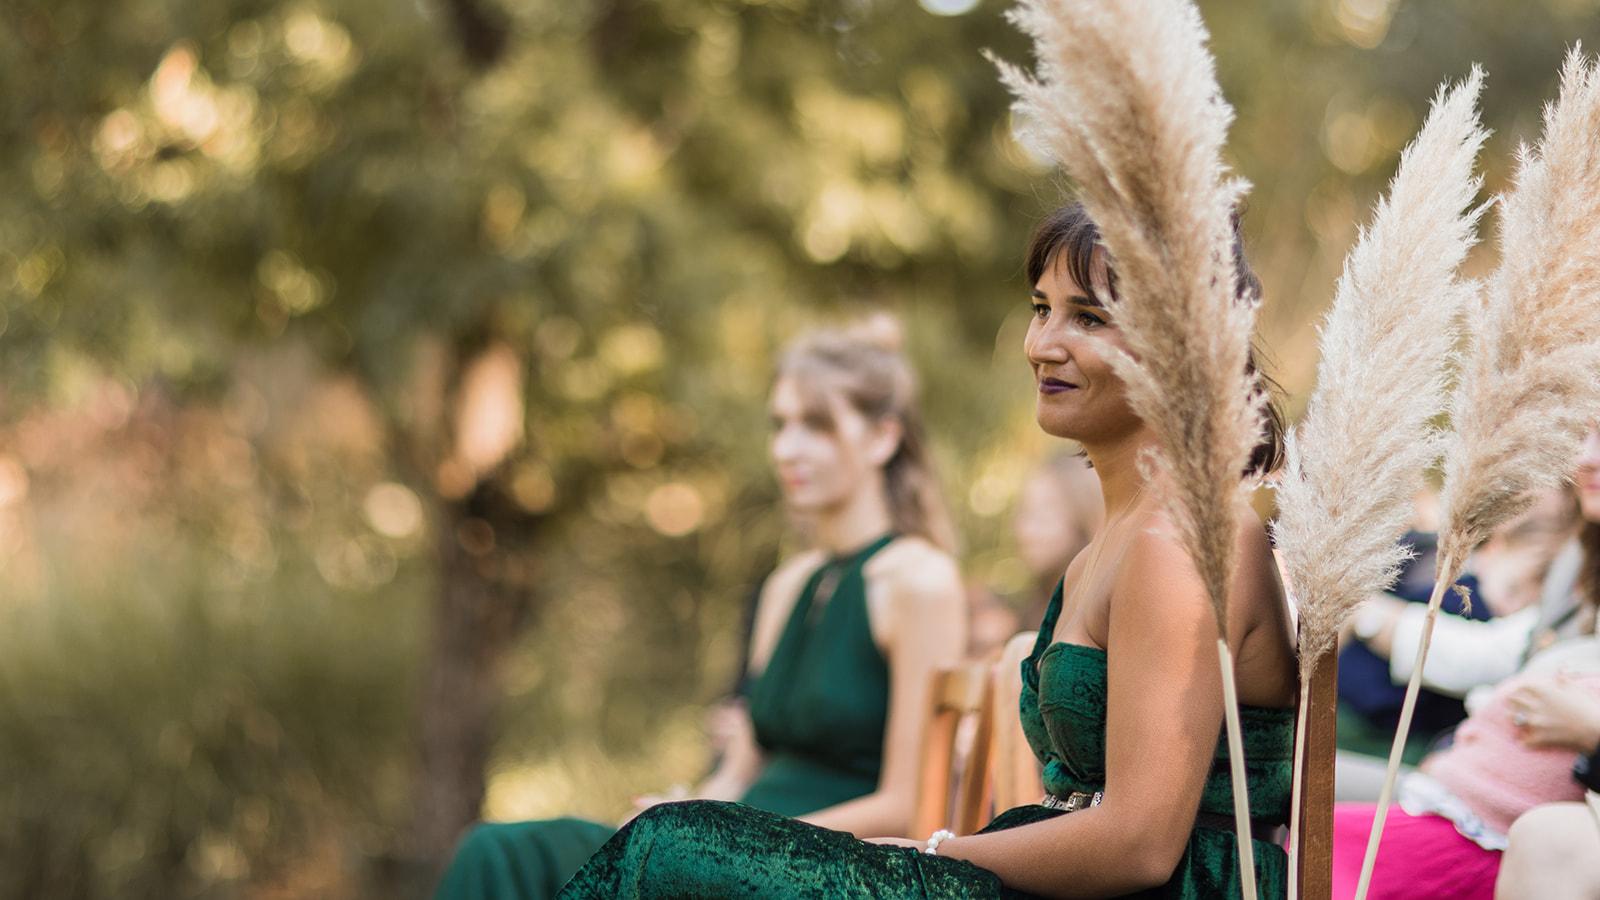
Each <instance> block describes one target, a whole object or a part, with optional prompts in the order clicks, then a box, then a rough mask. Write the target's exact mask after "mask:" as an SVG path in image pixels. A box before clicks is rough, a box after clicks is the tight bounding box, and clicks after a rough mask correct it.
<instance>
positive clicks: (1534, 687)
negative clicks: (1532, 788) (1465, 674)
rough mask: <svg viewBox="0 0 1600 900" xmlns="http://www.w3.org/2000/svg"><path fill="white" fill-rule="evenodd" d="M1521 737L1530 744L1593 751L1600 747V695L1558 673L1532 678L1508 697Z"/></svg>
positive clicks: (1514, 721)
mask: <svg viewBox="0 0 1600 900" xmlns="http://www.w3.org/2000/svg"><path fill="white" fill-rule="evenodd" d="M1506 700H1507V702H1508V703H1510V705H1511V723H1512V725H1514V726H1515V727H1516V729H1517V736H1518V737H1520V738H1521V739H1522V742H1523V743H1524V744H1527V745H1528V746H1530V747H1559V748H1563V749H1566V750H1572V751H1574V752H1577V753H1593V752H1594V751H1595V748H1596V747H1600V698H1597V697H1595V695H1594V694H1593V693H1592V692H1590V691H1588V690H1585V689H1584V688H1581V687H1579V686H1577V685H1574V684H1572V683H1571V682H1570V681H1569V680H1567V679H1566V678H1564V677H1562V676H1560V675H1557V676H1556V677H1554V678H1542V679H1539V680H1537V681H1530V682H1528V683H1527V684H1524V685H1522V686H1520V687H1518V688H1517V689H1515V690H1513V691H1512V692H1511V693H1510V694H1509V695H1508V696H1507V698H1506Z"/></svg>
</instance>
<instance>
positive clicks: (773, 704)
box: [435, 535, 895, 900]
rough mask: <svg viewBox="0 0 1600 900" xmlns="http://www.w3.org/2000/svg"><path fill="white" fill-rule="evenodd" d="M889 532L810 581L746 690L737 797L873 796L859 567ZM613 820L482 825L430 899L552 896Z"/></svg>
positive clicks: (778, 804) (875, 676) (876, 665)
mask: <svg viewBox="0 0 1600 900" xmlns="http://www.w3.org/2000/svg"><path fill="white" fill-rule="evenodd" d="M894 538H895V536H894V535H885V536H883V537H881V538H879V539H877V540H875V541H873V542H872V543H871V544H868V545H867V546H865V547H863V548H861V549H859V550H857V551H855V552H853V553H849V554H845V555H843V556H838V557H834V558H832V559H830V560H828V561H827V562H825V563H823V564H822V565H821V566H819V567H818V568H817V570H816V571H815V572H813V573H812V574H811V576H810V578H808V579H807V581H806V583H805V586H804V587H803V588H802V589H801V591H800V596H799V597H798V598H797V599H796V601H795V605H794V610H793V611H792V612H791V613H790V615H789V620H788V623H787V624H786V625H785V626H784V629H783V632H782V634H780V635H779V638H778V642H777V644H776V645H775V646H774V647H773V651H772V657H771V659H770V660H769V661H768V662H767V665H766V668H765V669H764V670H762V672H761V673H760V674H759V675H757V676H756V677H755V678H754V679H753V680H752V681H751V682H750V684H749V686H748V687H747V688H746V691H745V695H746V700H747V703H748V708H749V711H750V719H751V722H752V724H753V725H754V727H755V735H756V742H757V743H758V744H760V745H761V748H762V750H763V751H764V757H765V764H764V766H763V767H762V770H761V775H760V777H758V778H757V779H756V781H755V783H754V784H752V785H751V786H750V788H749V790H747V791H746V792H745V795H744V797H743V798H741V801H742V802H743V803H744V804H747V805H748V806H749V807H752V808H755V809H761V810H768V811H770V812H772V813H774V814H777V815H779V816H799V815H804V814H806V813H809V812H815V811H817V810H819V809H825V808H827V807H829V806H834V805H836V804H839V803H843V802H845V801H846V800H853V799H855V798H857V797H861V796H864V795H866V794H870V793H872V791H874V790H876V789H877V786H878V774H879V769H880V768H881V767H882V761H883V733H884V724H885V722H886V720H887V719H888V716H889V666H888V663H887V662H886V661H885V660H884V658H883V654H882V652H881V651H879V649H878V646H877V644H876V643H874V641H873V639H872V628H871V625H870V623H869V621H868V618H867V600H866V594H867V590H866V578H865V576H864V575H863V571H862V570H863V568H864V567H865V566H866V564H867V561H868V560H870V559H871V558H872V557H873V556H874V555H876V554H877V553H878V551H880V550H882V549H883V548H885V547H887V546H888V545H889V544H890V543H892V542H893V541H894ZM615 833H616V828H615V827H613V826H611V825H606V824H603V823H600V822H590V821H586V820H583V819H575V818H565V819H546V820H541V821H535V822H511V823H498V824H487V823H486V824H480V825H478V826H476V827H475V828H473V829H472V831H470V832H469V833H468V834H467V836H466V838H464V839H463V840H462V842H461V846H460V847H459V848H458V849H457V850H456V855H455V858H454V859H453V860H452V861H451V863H450V867H449V869H448V870H447V871H446V872H445V875H444V879H443V880H442V881H441V882H440V885H439V889H438V892H437V893H436V894H435V900H547V898H549V897H551V896H553V895H554V894H555V893H556V891H558V890H560V889H561V885H562V884H564V883H565V882H566V881H567V879H568V878H569V877H571V875H572V873H574V872H576V871H577V870H578V867H579V866H581V865H583V863H584V861H585V860H587V859H588V858H589V857H590V856H591V855H593V854H594V852H595V851H596V850H599V849H600V847H601V846H603V845H604V844H605V843H606V841H607V840H608V839H609V838H610V837H611V836H612V835H613V834H615Z"/></svg>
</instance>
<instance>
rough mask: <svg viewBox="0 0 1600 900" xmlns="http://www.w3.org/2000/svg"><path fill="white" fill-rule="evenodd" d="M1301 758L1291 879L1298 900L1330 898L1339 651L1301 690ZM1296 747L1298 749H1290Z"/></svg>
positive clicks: (1332, 651) (1324, 659)
mask: <svg viewBox="0 0 1600 900" xmlns="http://www.w3.org/2000/svg"><path fill="white" fill-rule="evenodd" d="M1307 696H1308V698H1309V700H1308V707H1309V708H1308V710H1307V715H1306V730H1305V742H1306V746H1305V762H1304V764H1303V767H1302V769H1301V772H1300V781H1299V783H1298V784H1296V785H1295V786H1294V789H1295V790H1296V791H1298V792H1299V794H1300V821H1298V822H1296V823H1295V827H1296V828H1297V829H1298V831H1299V838H1298V841H1299V850H1298V854H1299V860H1298V863H1297V866H1296V868H1297V869H1298V871H1296V872H1294V873H1292V875H1291V877H1293V878H1296V879H1298V880H1299V882H1300V885H1299V897H1300V900H1330V898H1331V897H1332V896H1333V799H1334V794H1333V771H1334V754H1335V753H1336V747H1335V742H1336V741H1337V739H1338V733H1337V732H1338V727H1337V722H1338V711H1339V649H1338V647H1330V648H1328V650H1327V651H1325V652H1324V654H1323V655H1322V656H1321V657H1320V658H1319V659H1318V660H1317V666H1316V674H1315V675H1313V676H1311V685H1310V691H1309V692H1308V694H1307ZM1296 749H1297V750H1298V749H1299V748H1296Z"/></svg>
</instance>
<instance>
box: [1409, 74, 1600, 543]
mask: <svg viewBox="0 0 1600 900" xmlns="http://www.w3.org/2000/svg"><path fill="white" fill-rule="evenodd" d="M1468 322H1469V327H1470V330H1471V333H1472V337H1473V340H1474V343H1475V346H1474V348H1473V350H1472V353H1471V355H1470V356H1469V358H1468V360H1467V364H1466V365H1465V366H1464V367H1463V369H1462V372H1461V383H1460V387H1459V388H1458V389H1457V392H1456V395H1455V398H1454V400H1453V402H1452V403H1451V409H1450V415H1451V423H1452V425H1453V428H1454V435H1453V437H1452V439H1451V441H1450V442H1449V444H1448V447H1447V449H1446V453H1445V467H1444V475H1445V482H1444V492H1443V496H1442V498H1441V499H1442V501H1443V506H1442V513H1443V519H1444V522H1445V529H1444V532H1443V534H1442V535H1441V537H1440V544H1439V554H1440V557H1441V558H1442V559H1449V560H1451V561H1453V562H1455V563H1458V564H1459V563H1463V562H1465V561H1466V557H1467V555H1468V554H1470V553H1471V552H1472V551H1473V550H1474V549H1475V548H1476V547H1477V546H1478V545H1479V544H1481V543H1482V542H1483V541H1484V539H1486V538H1487V537H1488V536H1489V532H1490V531H1492V530H1493V529H1494V528H1495V527H1496V526H1498V525H1499V524H1500V523H1501V522H1504V521H1505V520H1507V519H1509V518H1510V517H1512V516H1514V515H1516V514H1517V513H1519V512H1522V511H1523V510H1524V509H1526V508H1527V507H1528V505H1529V504H1530V503H1531V502H1532V498H1533V493H1534V492H1535V491H1537V490H1540V489H1542V488H1548V487H1555V486H1557V485H1559V484H1561V483H1562V482H1563V481H1565V480H1567V479H1568V478H1569V477H1570V476H1571V471H1572V461H1573V460H1574V459H1575V458H1576V457H1577V455H1578V449H1579V447H1580V446H1581V444H1582V442H1583V437H1584V434H1585V433H1587V431H1588V429H1589V428H1590V426H1591V425H1593V424H1594V422H1595V420H1596V418H1600V67H1597V65H1596V62H1595V61H1593V60H1590V59H1587V58H1586V57H1585V56H1584V55H1583V53H1582V52H1581V50H1580V49H1579V48H1576V47H1575V48H1573V50H1572V52H1571V53H1570V54H1568V56H1567V60H1566V64H1565V65H1564V66H1563V67H1562V72H1561V94H1560V97H1559V99H1558V100H1557V101H1556V102H1555V103H1554V104H1551V105H1548V106H1546V107H1545V114H1544V137H1543V139H1542V140H1541V141H1540V142H1539V146H1538V149H1537V150H1536V151H1529V150H1528V148H1527V147H1526V146H1524V147H1522V148H1521V150H1520V152H1519V160H1518V166H1517V176H1516V182H1515V185H1514V187H1513V189H1512V191H1511V193H1510V194H1509V195H1507V196H1506V197H1505V198H1504V199H1503V200H1502V201H1501V204H1500V265H1499V267H1498V268H1497V269H1496V270H1495V273H1494V275H1493V276H1492V277H1491V278H1490V279H1489V282H1488V285H1487V289H1486V291H1485V295H1484V300H1483V303H1481V304H1479V305H1477V306H1476V307H1475V308H1474V309H1473V310H1472V314H1471V315H1470V316H1469V317H1468Z"/></svg>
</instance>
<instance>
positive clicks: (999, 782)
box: [991, 631, 1044, 812]
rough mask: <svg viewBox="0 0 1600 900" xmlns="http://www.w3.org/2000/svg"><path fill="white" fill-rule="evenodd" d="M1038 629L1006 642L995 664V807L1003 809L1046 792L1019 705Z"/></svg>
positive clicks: (1031, 799) (1035, 799) (1036, 797)
mask: <svg viewBox="0 0 1600 900" xmlns="http://www.w3.org/2000/svg"><path fill="white" fill-rule="evenodd" d="M1037 637H1038V632H1034V631H1027V632H1023V633H1022V634H1019V635H1017V636H1016V637H1014V638H1012V639H1011V640H1010V641H1008V642H1007V643H1006V646H1005V649H1004V650H1002V651H1000V660H999V662H996V663H995V666H994V683H993V687H992V691H993V694H994V709H995V714H994V751H993V753H992V755H991V766H992V769H993V777H994V811H995V812H1004V811H1005V810H1008V809H1012V808H1014V807H1018V806H1022V805H1023V804H1026V803H1038V802H1039V800H1040V798H1042V797H1043V796H1044V782H1043V781H1041V780H1040V777H1039V760H1038V758H1037V757H1035V756H1034V755H1033V748H1032V747H1030V746H1028V738H1027V736H1026V735H1024V734H1023V733H1022V721H1021V720H1020V719H1019V718H1018V717H1017V708H1018V705H1019V704H1020V702H1021V700H1022V661H1023V660H1024V659H1027V658H1028V654H1029V653H1032V652H1033V642H1034V640H1035V639H1037Z"/></svg>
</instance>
